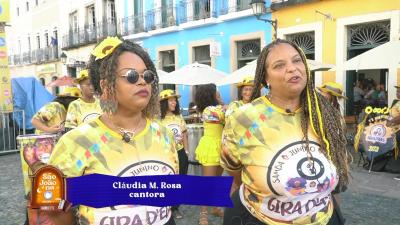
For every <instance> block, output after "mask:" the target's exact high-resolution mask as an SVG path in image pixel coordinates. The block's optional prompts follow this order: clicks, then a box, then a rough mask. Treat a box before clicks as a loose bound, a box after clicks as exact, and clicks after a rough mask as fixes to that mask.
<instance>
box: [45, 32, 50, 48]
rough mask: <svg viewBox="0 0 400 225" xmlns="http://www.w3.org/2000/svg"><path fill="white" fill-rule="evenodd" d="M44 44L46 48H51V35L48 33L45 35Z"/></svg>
mask: <svg viewBox="0 0 400 225" xmlns="http://www.w3.org/2000/svg"><path fill="white" fill-rule="evenodd" d="M44 44H45V45H46V47H48V46H49V33H48V32H47V31H46V33H44Z"/></svg>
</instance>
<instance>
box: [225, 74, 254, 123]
mask: <svg viewBox="0 0 400 225" xmlns="http://www.w3.org/2000/svg"><path fill="white" fill-rule="evenodd" d="M236 86H237V87H238V96H239V100H238V101H233V102H231V103H230V104H229V105H228V108H227V109H226V113H225V116H226V117H228V116H230V115H231V114H232V113H233V112H234V111H235V110H236V109H238V108H239V107H241V106H242V105H244V104H247V103H249V102H250V100H251V94H252V93H253V88H254V78H253V77H245V78H244V79H243V80H242V82H240V83H238V84H237V85H236Z"/></svg>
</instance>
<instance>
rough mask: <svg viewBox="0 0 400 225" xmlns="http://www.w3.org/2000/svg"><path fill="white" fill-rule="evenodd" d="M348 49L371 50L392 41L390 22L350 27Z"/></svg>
mask: <svg viewBox="0 0 400 225" xmlns="http://www.w3.org/2000/svg"><path fill="white" fill-rule="evenodd" d="M348 30H349V32H348V34H349V37H348V38H349V41H348V42H347V43H348V48H349V49H350V50H355V49H366V48H367V49H371V48H375V47H376V46H378V45H381V44H383V43H386V42H388V41H389V40H390V22H389V21H383V22H376V23H366V24H357V25H354V26H349V27H348Z"/></svg>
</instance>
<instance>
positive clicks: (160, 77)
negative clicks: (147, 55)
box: [157, 70, 169, 83]
mask: <svg viewBox="0 0 400 225" xmlns="http://www.w3.org/2000/svg"><path fill="white" fill-rule="evenodd" d="M168 74H169V73H167V72H165V71H164V70H157V75H158V83H160V80H165V79H167V76H168Z"/></svg>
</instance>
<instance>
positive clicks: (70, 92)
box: [58, 87, 81, 98]
mask: <svg viewBox="0 0 400 225" xmlns="http://www.w3.org/2000/svg"><path fill="white" fill-rule="evenodd" d="M68 96H70V97H77V98H79V97H81V90H79V88H77V87H66V88H64V90H63V91H62V93H60V94H58V97H68Z"/></svg>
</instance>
